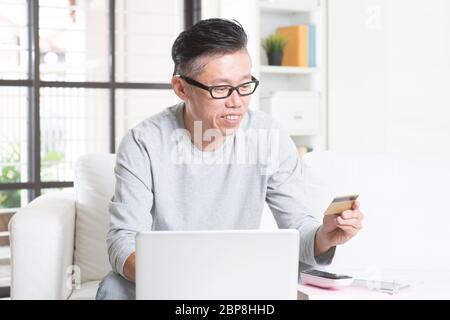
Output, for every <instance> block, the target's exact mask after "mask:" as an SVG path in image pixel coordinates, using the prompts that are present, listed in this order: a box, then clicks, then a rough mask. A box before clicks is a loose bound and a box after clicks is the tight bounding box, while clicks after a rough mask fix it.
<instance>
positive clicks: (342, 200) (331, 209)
mask: <svg viewBox="0 0 450 320" xmlns="http://www.w3.org/2000/svg"><path fill="white" fill-rule="evenodd" d="M358 196H359V194H352V195H348V196H341V197H336V198H334V199H333V201H332V202H331V203H330V205H329V206H328V209H327V210H326V211H325V213H324V215H328V214H340V213H342V212H344V211H345V210H350V209H351V208H352V206H353V203H354V202H355V200H356V199H357V198H358Z"/></svg>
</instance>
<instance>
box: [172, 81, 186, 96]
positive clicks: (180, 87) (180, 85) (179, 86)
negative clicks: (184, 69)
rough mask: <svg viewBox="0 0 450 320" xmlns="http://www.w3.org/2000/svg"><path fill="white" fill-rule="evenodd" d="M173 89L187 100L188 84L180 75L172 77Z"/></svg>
mask: <svg viewBox="0 0 450 320" xmlns="http://www.w3.org/2000/svg"><path fill="white" fill-rule="evenodd" d="M172 89H173V91H174V92H175V94H176V95H177V96H178V97H179V98H180V99H181V100H183V101H186V100H187V99H188V96H187V93H186V85H185V83H184V81H183V80H182V79H181V78H180V77H178V76H173V77H172Z"/></svg>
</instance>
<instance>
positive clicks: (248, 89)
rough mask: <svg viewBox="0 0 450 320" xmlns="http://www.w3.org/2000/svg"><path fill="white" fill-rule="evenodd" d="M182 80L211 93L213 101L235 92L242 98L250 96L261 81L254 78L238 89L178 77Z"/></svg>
mask: <svg viewBox="0 0 450 320" xmlns="http://www.w3.org/2000/svg"><path fill="white" fill-rule="evenodd" d="M178 76H179V77H180V78H181V79H183V80H184V81H186V82H187V83H189V84H190V85H192V86H194V87H197V88H200V89H203V90H206V91H209V94H210V95H211V97H212V98H213V99H225V98H228V97H229V96H231V95H232V94H233V91H234V90H236V91H237V93H238V94H239V95H240V96H249V95H251V94H252V93H253V92H255V90H256V88H257V87H258V85H259V81H258V80H257V79H256V78H255V77H253V76H252V81H248V82H244V83H241V84H240V85H237V86H236V87H233V86H231V85H219V86H206V85H204V84H203V83H200V82H198V81H195V80H194V79H192V78H189V77H186V76H182V75H178Z"/></svg>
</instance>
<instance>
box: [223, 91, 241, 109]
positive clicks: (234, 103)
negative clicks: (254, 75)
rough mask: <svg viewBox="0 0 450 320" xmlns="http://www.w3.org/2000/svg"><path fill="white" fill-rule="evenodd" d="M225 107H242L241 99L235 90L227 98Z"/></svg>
mask: <svg viewBox="0 0 450 320" xmlns="http://www.w3.org/2000/svg"><path fill="white" fill-rule="evenodd" d="M226 106H227V107H228V108H240V107H242V99H241V96H240V95H239V93H238V91H237V90H233V93H231V96H229V97H228V98H227V102H226Z"/></svg>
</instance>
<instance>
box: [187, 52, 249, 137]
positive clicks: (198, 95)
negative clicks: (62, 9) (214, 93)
mask: <svg viewBox="0 0 450 320" xmlns="http://www.w3.org/2000/svg"><path fill="white" fill-rule="evenodd" d="M199 59H200V61H199V62H200V63H201V64H202V65H204V67H203V69H202V71H201V73H200V74H199V75H197V76H196V77H193V79H194V80H196V81H198V82H200V83H202V84H204V85H206V86H217V85H232V86H237V85H239V84H242V83H245V82H248V81H251V79H252V76H251V60H250V57H249V55H248V53H247V51H246V50H242V51H238V52H235V53H232V54H226V55H222V56H206V57H201V58H199ZM181 81H182V80H181ZM184 87H185V93H186V95H185V96H186V98H185V99H183V100H185V102H186V113H187V115H186V116H187V118H188V119H189V120H191V121H192V120H193V121H202V127H203V130H208V129H217V130H219V132H220V133H221V134H222V135H229V134H233V133H234V132H235V131H236V130H237V129H238V128H239V125H240V123H241V121H242V118H243V117H244V115H245V113H246V112H247V110H248V105H249V103H250V96H240V95H239V94H238V93H237V91H236V90H234V91H233V93H232V94H231V96H229V97H228V98H225V99H213V98H212V97H211V95H210V93H209V92H208V91H206V90H203V89H201V88H198V87H195V86H192V85H189V84H187V83H186V82H184Z"/></svg>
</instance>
